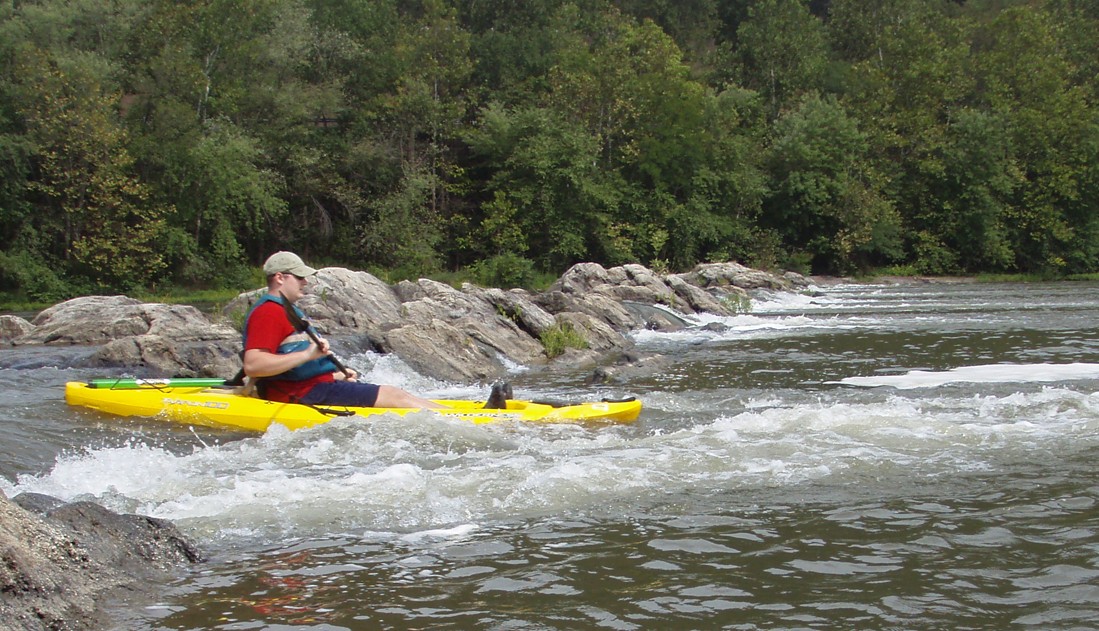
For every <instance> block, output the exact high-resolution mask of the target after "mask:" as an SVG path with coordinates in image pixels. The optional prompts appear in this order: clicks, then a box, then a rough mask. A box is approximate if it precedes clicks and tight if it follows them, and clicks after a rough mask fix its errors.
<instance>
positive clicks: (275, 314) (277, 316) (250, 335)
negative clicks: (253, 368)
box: [244, 301, 335, 403]
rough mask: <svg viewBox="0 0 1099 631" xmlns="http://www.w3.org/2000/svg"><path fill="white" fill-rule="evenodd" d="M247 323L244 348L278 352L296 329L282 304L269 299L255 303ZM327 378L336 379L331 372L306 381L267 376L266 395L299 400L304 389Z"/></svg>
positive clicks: (307, 389)
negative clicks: (254, 308)
mask: <svg viewBox="0 0 1099 631" xmlns="http://www.w3.org/2000/svg"><path fill="white" fill-rule="evenodd" d="M245 326H247V327H248V329H247V331H246V335H245V340H246V344H247V345H246V346H245V348H244V350H245V352H247V351H249V350H251V349H254V348H258V349H260V350H265V351H268V352H270V353H277V352H279V345H281V344H282V343H283V342H284V341H285V340H286V338H287V337H289V336H291V335H294V334H296V333H297V331H295V330H294V326H293V325H292V324H290V320H288V319H287V318H286V313H285V312H284V311H283V307H282V305H280V304H279V303H277V302H273V301H267V302H265V303H263V304H262V305H260V306H258V307H256V310H255V311H253V312H252V315H251V316H250V317H249V318H248V322H247V324H246V325H245ZM325 381H335V379H334V378H333V377H332V373H326V374H323V375H317V376H316V377H310V378H309V379H306V380H304V381H287V380H285V379H274V378H268V379H266V380H265V383H266V385H267V393H266V398H267V399H270V400H271V401H280V402H282V403H290V402H292V401H297V400H298V399H300V398H301V397H303V396H305V393H306V392H309V390H310V388H312V387H313V386H314V385H315V384H318V383H322V382H325Z"/></svg>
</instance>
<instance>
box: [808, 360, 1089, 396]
mask: <svg viewBox="0 0 1099 631" xmlns="http://www.w3.org/2000/svg"><path fill="white" fill-rule="evenodd" d="M1080 379H1099V364H1085V363H1072V364H991V365H984V366H962V367H959V368H953V369H950V370H943V371H928V370H912V371H909V372H906V373H904V374H901V375H873V376H866V377H846V378H844V379H841V380H839V381H835V382H829V383H839V384H843V385H848V386H866V387H877V386H892V387H894V388H898V389H901V390H906V389H913V388H935V387H939V386H943V385H946V384H949V383H963V382H965V383H1044V382H1055V381H1072V380H1080Z"/></svg>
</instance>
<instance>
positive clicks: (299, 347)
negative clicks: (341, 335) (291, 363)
mask: <svg viewBox="0 0 1099 631" xmlns="http://www.w3.org/2000/svg"><path fill="white" fill-rule="evenodd" d="M265 302H274V303H278V304H280V305H281V304H283V301H282V298H280V297H278V296H272V295H271V294H264V295H263V296H262V297H261V298H260V299H259V300H257V301H256V304H254V305H252V308H251V309H249V310H248V315H247V316H245V318H244V333H243V336H242V342H243V343H244V348H245V349H247V348H248V321H249V320H250V319H251V318H252V312H253V311H255V310H256V308H257V307H259V306H260V305H262V304H263V303H265ZM284 308H285V307H284ZM290 308H291V309H293V310H294V312H295V313H297V314H298V317H300V318H301V319H302V320H304V319H305V314H304V313H303V312H302V310H301V309H299V308H298V306H297V305H295V304H291V305H290ZM309 328H310V329H312V325H309ZM307 348H309V340H298V341H297V342H287V343H285V344H280V345H279V348H278V351H277V352H278V354H279V355H285V354H286V353H294V352H297V351H303V350H305V349H307ZM337 370H339V369H338V368H336V364H335V363H333V361H332V358H331V357H329V356H328V355H325V356H324V357H320V358H318V359H311V360H309V361H307V362H305V363H304V364H302V365H300V366H296V367H294V368H291V369H290V370H287V371H286V372H284V373H280V374H277V375H272V376H270V377H264V379H279V380H283V381H305V380H306V379H311V378H313V377H316V376H317V375H324V374H327V373H332V372H336V371H337Z"/></svg>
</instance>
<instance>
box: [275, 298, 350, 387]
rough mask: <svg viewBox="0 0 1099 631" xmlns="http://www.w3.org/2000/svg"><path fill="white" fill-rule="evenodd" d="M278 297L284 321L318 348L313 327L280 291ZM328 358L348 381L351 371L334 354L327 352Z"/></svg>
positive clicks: (318, 340)
mask: <svg viewBox="0 0 1099 631" xmlns="http://www.w3.org/2000/svg"><path fill="white" fill-rule="evenodd" d="M279 297H280V298H282V310H283V311H285V312H286V319H288V320H290V325H291V326H293V327H294V330H296V331H298V332H300V333H305V334H306V335H308V336H309V339H311V340H313V343H314V344H316V345H317V346H320V345H321V340H320V338H318V337H317V334H316V333H314V332H313V327H311V326H309V323H308V322H306V321H305V319H304V318H302V317H301V316H300V315H298V312H297V311H296V310H295V309H294V305H293V303H291V302H290V301H289V300H287V298H286V295H284V294H283V293H282V292H281V291H280V292H279ZM328 358H329V359H331V360H332V363H333V364H335V365H336V368H339V369H340V371H341V372H343V374H345V375H347V377H348V379H350V378H351V371H350V370H348V369H347V368H346V367H345V366H344V365H343V363H342V362H340V360H339V358H337V357H336V354H335V353H332V352H329V353H328Z"/></svg>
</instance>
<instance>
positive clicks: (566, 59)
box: [0, 0, 1099, 300]
mask: <svg viewBox="0 0 1099 631" xmlns="http://www.w3.org/2000/svg"><path fill="white" fill-rule="evenodd" d="M1096 33H1099V2H1095V1H1093V0H983V1H981V0H968V1H963V0H831V1H828V0H813V1H806V0H523V1H522V2H516V1H513V0H12V1H10V2H4V3H3V4H2V5H0V64H2V67H3V74H2V75H0V173H2V175H0V281H2V282H3V287H4V289H5V290H6V291H11V292H16V293H18V294H20V295H24V296H26V297H28V298H30V299H36V300H51V299H57V298H62V297H66V296H70V295H75V294H79V293H89V292H93V291H104V290H114V291H127V290H133V289H135V288H148V287H152V286H158V285H159V286H164V285H172V286H185V287H230V286H240V285H242V284H243V283H245V282H247V280H248V279H249V278H250V276H249V275H250V274H252V273H254V272H253V271H252V270H254V269H255V266H256V265H257V264H258V263H259V262H261V261H262V260H263V259H264V258H265V257H266V256H267V255H268V254H269V253H270V252H271V251H273V250H275V249H279V248H287V249H293V250H295V251H297V252H299V253H300V254H302V255H303V256H304V257H305V258H306V259H307V260H309V261H311V262H313V263H314V264H339V265H344V266H348V267H353V268H356V269H368V270H387V271H388V273H389V274H396V275H401V276H402V277H405V276H417V275H431V274H433V273H439V272H446V271H454V270H466V271H468V272H469V273H470V274H471V275H472V276H473V277H475V278H480V279H483V281H484V282H485V283H495V284H502V285H509V286H511V285H522V284H524V283H525V282H528V281H529V280H530V278H531V277H532V275H534V274H536V273H539V272H542V273H560V272H561V271H563V270H564V269H565V268H566V267H567V266H568V265H570V264H572V263H575V262H578V261H596V262H599V263H603V264H605V265H618V264H622V263H627V262H639V263H642V264H645V265H647V266H650V267H652V268H654V269H657V270H660V271H663V270H669V271H675V270H683V269H687V268H690V267H691V266H693V265H694V264H696V263H699V262H705V261H725V260H737V261H741V262H743V263H745V264H748V265H753V266H758V267H764V268H771V267H776V268H786V269H796V270H800V271H803V272H815V273H851V272H857V271H864V270H872V269H879V268H882V267H884V266H893V268H894V269H907V270H911V271H912V272H914V273H924V274H961V273H974V272H1004V273H1029V274H1042V275H1054V276H1055V275H1059V274H1069V273H1079V272H1094V271H1097V270H1099V111H1097V109H1096V102H1097V97H1099V94H1097V90H1099V83H1097V75H1099V38H1096V37H1095V34H1096Z"/></svg>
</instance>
